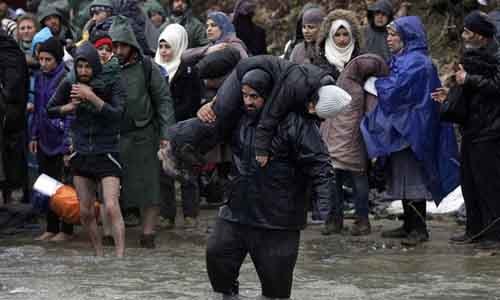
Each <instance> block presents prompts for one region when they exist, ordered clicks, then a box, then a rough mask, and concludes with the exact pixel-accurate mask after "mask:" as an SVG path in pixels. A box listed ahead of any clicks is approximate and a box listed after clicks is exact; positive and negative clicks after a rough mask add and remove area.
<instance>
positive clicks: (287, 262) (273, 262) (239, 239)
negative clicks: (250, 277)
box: [206, 219, 300, 299]
mask: <svg viewBox="0 0 500 300" xmlns="http://www.w3.org/2000/svg"><path fill="white" fill-rule="evenodd" d="M299 242H300V231H298V230H292V231H284V230H266V229H262V228H257V227H252V226H247V225H242V224H237V223H231V222H227V221H225V220H222V219H218V220H217V223H216V225H215V228H214V231H213V233H212V234H211V235H210V237H209V239H208V243H207V257H206V260H207V272H208V277H209V279H210V283H211V285H212V288H213V290H214V291H215V292H217V293H222V294H225V295H237V294H238V292H239V282H238V276H239V271H240V268H241V265H242V264H243V261H244V260H245V258H246V256H247V255H250V257H251V258H252V261H253V263H254V265H255V269H256V271H257V274H258V276H259V279H260V282H261V286H262V295H263V296H265V297H268V298H270V299H288V298H290V295H291V292H292V283H293V270H294V268H295V263H296V262H297V257H298V253H299Z"/></svg>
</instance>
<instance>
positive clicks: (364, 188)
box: [327, 169, 370, 220]
mask: <svg viewBox="0 0 500 300" xmlns="http://www.w3.org/2000/svg"><path fill="white" fill-rule="evenodd" d="M334 173H335V182H334V184H333V185H334V187H333V193H332V195H331V197H332V204H331V205H332V210H331V212H330V215H329V216H328V218H327V220H331V219H332V217H336V218H342V219H343V218H344V203H345V199H346V192H345V190H344V187H345V186H351V187H352V201H353V202H354V210H355V213H356V216H357V217H358V218H363V219H367V218H368V214H369V206H368V193H369V190H370V187H369V186H368V175H367V174H366V172H356V171H349V170H342V169H335V170H334Z"/></svg>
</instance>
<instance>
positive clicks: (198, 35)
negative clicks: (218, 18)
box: [162, 0, 209, 48]
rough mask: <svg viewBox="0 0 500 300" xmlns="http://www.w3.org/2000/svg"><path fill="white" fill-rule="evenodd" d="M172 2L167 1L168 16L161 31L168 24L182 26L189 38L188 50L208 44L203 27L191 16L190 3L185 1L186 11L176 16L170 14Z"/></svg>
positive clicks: (171, 0) (188, 0)
mask: <svg viewBox="0 0 500 300" xmlns="http://www.w3.org/2000/svg"><path fill="white" fill-rule="evenodd" d="M173 2H174V1H173V0H169V1H168V3H169V10H170V14H169V15H168V16H167V20H166V22H165V24H164V25H163V26H162V29H163V28H165V27H166V26H168V25H169V24H172V23H176V24H180V25H182V26H184V29H186V31H187V33H188V37H189V46H188V48H196V47H200V46H205V45H207V44H208V42H209V41H208V38H207V33H206V30H205V26H204V25H203V23H201V22H200V20H198V19H197V18H196V17H194V16H193V11H192V5H193V4H192V1H191V0H186V2H187V9H186V11H185V12H184V13H183V14H182V15H180V16H176V15H175V14H174V13H172V4H173Z"/></svg>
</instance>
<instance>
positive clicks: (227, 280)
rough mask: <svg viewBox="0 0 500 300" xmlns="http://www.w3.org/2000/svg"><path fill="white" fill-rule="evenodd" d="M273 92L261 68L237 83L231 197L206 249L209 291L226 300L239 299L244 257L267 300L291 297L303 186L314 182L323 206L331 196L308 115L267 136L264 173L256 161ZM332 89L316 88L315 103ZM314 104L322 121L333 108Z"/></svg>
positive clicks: (324, 155)
mask: <svg viewBox="0 0 500 300" xmlns="http://www.w3.org/2000/svg"><path fill="white" fill-rule="evenodd" d="M272 87H273V80H272V77H271V76H270V75H269V74H268V73H267V72H266V71H264V70H262V69H253V70H250V71H249V72H246V73H245V75H244V76H243V78H242V79H241V94H242V98H243V103H244V108H243V110H244V113H243V116H242V117H241V119H240V120H239V121H238V125H237V126H236V127H235V129H234V130H233V132H232V143H231V150H232V153H233V158H232V160H233V168H232V172H233V173H232V175H233V176H232V178H233V179H232V181H231V182H230V184H229V186H230V187H229V190H230V192H229V196H228V198H229V199H228V202H227V204H226V205H224V206H223V207H221V209H220V211H219V216H218V220H217V223H216V225H215V229H214V232H213V233H212V235H211V236H210V237H209V240H208V244H207V252H206V260H207V271H208V276H209V278H210V282H211V284H212V288H213V290H214V292H216V293H221V294H223V297H224V298H223V299H237V298H236V297H237V295H238V292H239V291H238V285H239V284H238V275H239V270H240V267H241V265H242V263H243V261H244V259H245V257H246V256H247V254H249V255H250V256H251V258H252V261H253V263H254V265H255V269H256V271H257V273H258V275H259V278H260V281H261V285H262V295H263V296H264V297H265V299H278V298H279V299H288V298H290V294H291V289H292V281H293V271H294V268H295V263H296V260H297V256H298V250H299V241H300V231H301V230H302V229H304V227H305V225H306V213H307V201H306V198H305V190H306V185H305V184H304V182H306V181H308V180H311V181H312V183H313V190H314V192H315V194H316V195H317V197H318V198H319V199H320V202H328V201H329V198H330V187H331V182H330V180H331V174H332V171H333V170H332V167H331V166H330V163H329V155H328V152H327V149H326V146H325V144H324V143H323V141H322V138H321V135H320V133H319V128H318V126H317V117H315V116H314V115H313V114H306V113H304V114H299V113H290V114H288V116H286V118H285V119H284V120H282V121H281V122H280V123H279V125H278V126H277V129H276V134H275V136H274V137H273V139H272V147H271V149H270V151H271V152H272V157H273V159H272V160H271V161H270V162H269V163H268V164H267V167H266V168H261V167H260V166H259V164H258V162H257V161H255V159H254V157H255V151H256V148H255V137H256V129H257V125H258V124H259V118H260V116H261V112H262V110H263V108H264V104H265V102H266V101H270V97H272V96H271V91H272ZM329 88H332V87H331V86H329V87H324V88H322V89H324V90H322V89H320V91H319V94H320V99H321V98H322V97H321V95H322V93H323V92H325V93H330V92H331V91H329V90H328V89H329ZM318 104H319V105H317V106H316V109H317V111H315V110H314V107H315V106H314V105H311V104H310V105H309V106H308V107H309V112H310V113H317V114H318V115H320V116H324V115H325V114H327V113H328V112H326V110H328V109H330V108H331V106H324V105H322V100H319V103H318ZM327 107H328V108H327ZM324 108H327V109H326V110H323V109H324ZM233 297H234V298H233Z"/></svg>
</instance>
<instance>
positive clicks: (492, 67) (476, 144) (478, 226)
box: [442, 43, 500, 241]
mask: <svg viewBox="0 0 500 300" xmlns="http://www.w3.org/2000/svg"><path fill="white" fill-rule="evenodd" d="M497 53H498V46H497V44H496V43H491V44H490V45H489V47H487V48H482V49H478V50H466V51H465V53H464V57H463V59H462V64H463V66H464V69H465V70H466V72H467V76H466V79H465V84H464V85H462V86H456V87H452V88H451V89H450V92H449V95H448V99H447V101H446V102H445V103H444V105H443V109H444V111H446V109H445V108H446V107H448V105H449V104H450V103H451V102H454V103H459V104H458V107H462V109H461V111H462V114H454V115H450V114H449V113H443V114H442V117H443V118H445V119H446V120H448V121H451V122H454V123H457V124H459V125H460V129H461V132H462V144H461V152H460V153H461V156H462V161H461V162H462V164H461V180H462V181H461V184H462V192H463V195H464V200H465V208H466V211H467V222H466V232H467V234H468V235H469V236H471V237H472V236H475V235H477V234H478V233H479V232H481V231H482V230H483V229H485V228H486V227H487V226H489V225H490V224H492V222H493V221H495V220H496V219H497V218H498V217H500V206H499V205H498V201H496V199H497V195H498V193H499V192H500V190H499V185H498V183H497V178H498V177H497V176H498V170H500V160H499V156H498V149H499V141H500V125H499V124H500V109H499V108H498V103H497V102H498V101H497V99H498V97H499V90H500V71H499V70H500V60H499V58H498V54H497ZM481 238H483V239H489V240H496V241H498V240H500V223H496V225H493V226H492V228H490V229H489V230H487V231H486V232H485V233H484V235H483V236H481Z"/></svg>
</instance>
